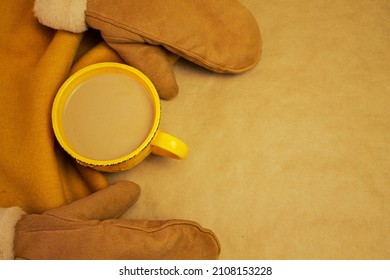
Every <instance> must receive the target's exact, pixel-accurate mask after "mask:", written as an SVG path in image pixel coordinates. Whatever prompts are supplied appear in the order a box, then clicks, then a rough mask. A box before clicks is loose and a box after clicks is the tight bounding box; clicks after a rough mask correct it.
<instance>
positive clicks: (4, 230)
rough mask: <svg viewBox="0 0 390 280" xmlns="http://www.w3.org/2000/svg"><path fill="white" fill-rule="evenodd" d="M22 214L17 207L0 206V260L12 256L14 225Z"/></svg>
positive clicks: (8, 258) (9, 258)
mask: <svg viewBox="0 0 390 280" xmlns="http://www.w3.org/2000/svg"><path fill="white" fill-rule="evenodd" d="M24 214H26V213H25V212H24V211H23V210H22V209H21V208H19V207H11V208H0V260H12V259H13V258H14V234H15V225H16V223H17V222H18V221H19V219H20V218H21V217H22V215H24Z"/></svg>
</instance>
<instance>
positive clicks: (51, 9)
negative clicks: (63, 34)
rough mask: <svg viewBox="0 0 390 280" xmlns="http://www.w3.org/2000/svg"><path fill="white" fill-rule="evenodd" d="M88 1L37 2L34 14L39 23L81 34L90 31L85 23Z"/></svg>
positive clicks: (43, 0)
mask: <svg viewBox="0 0 390 280" xmlns="http://www.w3.org/2000/svg"><path fill="white" fill-rule="evenodd" d="M86 9H87V0H62V1H53V0H35V4H34V13H35V17H37V18H38V20H39V22H40V23H41V24H43V25H46V26H48V27H51V28H54V29H58V30H66V31H70V32H74V33H81V32H84V31H86V30H87V29H88V27H87V24H86V23H85V14H84V12H85V10H86Z"/></svg>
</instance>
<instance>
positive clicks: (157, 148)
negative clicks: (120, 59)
mask: <svg viewBox="0 0 390 280" xmlns="http://www.w3.org/2000/svg"><path fill="white" fill-rule="evenodd" d="M52 117H53V118H52V119H53V128H54V132H55V135H56V137H57V139H58V141H59V143H60V144H61V146H62V147H63V148H64V149H65V150H66V151H67V152H68V153H69V154H70V155H72V156H73V157H74V158H75V159H76V160H77V161H78V162H79V163H81V164H83V165H86V166H90V167H92V168H95V169H98V170H102V171H119V170H124V169H128V168H131V167H133V166H135V165H136V164H138V163H140V162H141V161H142V160H143V159H144V158H145V157H146V156H147V155H148V154H150V153H155V154H158V155H162V156H166V157H171V158H176V159H181V158H184V157H185V156H186V154H187V152H188V148H187V146H186V145H185V144H184V143H183V142H182V141H180V140H179V139H177V138H176V137H173V136H171V135H169V134H167V133H164V132H162V131H160V129H159V122H160V100H159V97H158V94H157V92H156V90H155V88H154V86H153V84H152V83H151V81H150V80H149V79H148V78H147V77H146V76H145V75H144V74H142V73H141V72H140V71H138V70H137V69H135V68H132V67H130V66H127V65H124V64H119V63H98V64H94V65H91V66H88V67H86V68H83V69H82V70H80V71H78V72H76V73H75V74H74V75H72V76H71V77H70V78H69V79H68V80H67V81H66V82H65V83H64V85H63V86H62V87H61V88H60V90H59V92H58V94H57V96H56V99H55V101H54V105H53V110H52Z"/></svg>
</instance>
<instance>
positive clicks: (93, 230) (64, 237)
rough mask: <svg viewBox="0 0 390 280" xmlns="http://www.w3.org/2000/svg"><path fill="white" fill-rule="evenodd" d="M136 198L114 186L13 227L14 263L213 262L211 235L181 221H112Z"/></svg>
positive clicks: (133, 191) (131, 187) (127, 188)
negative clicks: (201, 260)
mask: <svg viewBox="0 0 390 280" xmlns="http://www.w3.org/2000/svg"><path fill="white" fill-rule="evenodd" d="M139 194H140V188H139V186H138V185H136V184H134V183H131V182H118V183H116V184H114V185H112V186H110V187H108V188H106V189H103V190H101V191H98V192H96V193H94V194H92V195H90V196H88V197H85V198H82V199H80V200H78V201H75V202H73V203H71V204H69V205H67V206H63V207H60V208H57V209H53V210H48V211H46V212H44V213H43V214H41V215H37V214H34V215H24V216H22V218H21V219H20V220H19V221H18V222H17V223H16V227H15V236H14V255H15V258H17V259H216V258H218V255H219V252H220V248H219V243H218V240H217V238H216V236H215V235H214V234H213V233H212V232H211V231H210V230H207V229H204V228H202V227H201V226H200V225H199V224H197V223H195V222H191V221H185V220H167V221H147V220H126V219H115V218H116V217H119V216H120V215H121V214H122V213H123V212H124V211H126V210H127V209H128V207H129V206H131V205H132V204H133V203H134V202H135V201H136V200H137V199H138V196H139Z"/></svg>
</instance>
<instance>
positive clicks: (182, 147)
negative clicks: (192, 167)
mask: <svg viewBox="0 0 390 280" xmlns="http://www.w3.org/2000/svg"><path fill="white" fill-rule="evenodd" d="M151 146H152V153H153V154H155V155H159V156H163V157H168V158H173V159H184V158H185V157H186V156H187V154H188V146H187V145H186V144H185V143H184V142H183V141H181V140H179V139H177V138H176V137H175V136H172V135H170V134H168V133H165V132H162V131H157V133H156V135H155V137H154V138H153V140H152V143H151Z"/></svg>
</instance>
